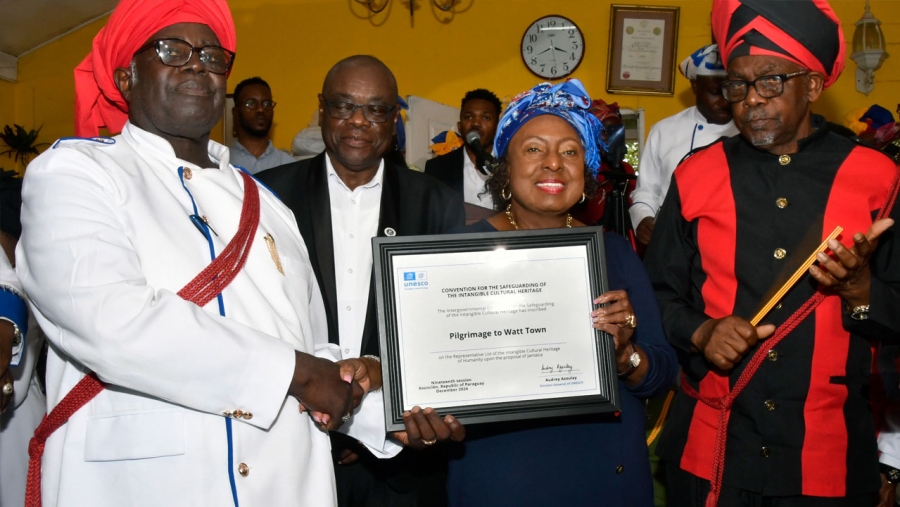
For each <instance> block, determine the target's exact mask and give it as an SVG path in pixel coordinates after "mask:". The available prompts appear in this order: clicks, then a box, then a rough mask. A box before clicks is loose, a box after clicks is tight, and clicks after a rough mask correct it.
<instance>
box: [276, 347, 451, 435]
mask: <svg viewBox="0 0 900 507" xmlns="http://www.w3.org/2000/svg"><path fill="white" fill-rule="evenodd" d="M295 355H296V358H297V359H296V363H295V365H294V378H293V380H292V381H291V386H290V388H289V389H288V394H290V395H291V396H293V397H294V398H297V400H298V401H299V402H300V409H301V410H308V411H309V412H310V415H311V416H312V418H313V419H314V420H315V421H316V423H317V424H318V425H319V427H321V428H322V429H324V430H328V431H332V430H336V429H338V428H340V427H341V425H342V424H343V423H344V422H346V421H347V420H348V419H349V418H350V416H351V414H352V413H353V411H354V410H355V409H356V407H358V406H359V404H360V402H361V401H362V397H363V395H365V394H366V393H368V392H369V391H373V390H376V389H380V388H381V384H382V379H381V363H379V362H378V360H377V359H373V358H371V357H360V358H355V359H343V360H341V361H338V362H336V363H335V362H332V361H329V360H327V359H322V358H318V357H315V356H312V355H309V354H304V353H303V352H295ZM403 423H404V425H405V426H406V431H397V432H394V433H392V434H391V436H392V437H393V438H394V439H395V440H397V441H399V442H400V443H401V444H403V445H405V446H407V447H412V448H414V449H424V448H426V447H428V446H430V445H433V444H434V443H435V442H438V441H444V440H454V441H457V442H460V441H462V440H463V439H464V438H465V435H466V429H465V427H464V426H463V425H462V423H460V422H459V421H458V420H456V418H454V417H453V416H452V415H447V416H444V417H441V416H440V415H438V413H437V412H435V411H434V410H433V409H431V408H426V409H425V410H422V409H420V408H419V407H413V409H412V410H411V411H408V412H405V413H404V414H403Z"/></svg>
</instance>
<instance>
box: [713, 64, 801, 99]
mask: <svg viewBox="0 0 900 507" xmlns="http://www.w3.org/2000/svg"><path fill="white" fill-rule="evenodd" d="M807 74H809V71H808V70H801V71H798V72H792V73H790V74H772V75H769V76H759V77H758V78H756V79H754V80H753V81H744V80H743V79H729V80H728V81H723V82H722V96H723V97H725V100H727V101H728V102H740V101H742V100H744V98H746V97H747V92H748V91H749V90H750V86H751V85H752V86H753V88H754V89H756V93H757V95H759V96H760V97H762V98H764V99H771V98H774V97H778V96H779V95H781V94H782V93H784V82H785V81H787V80H788V79H791V78H795V77H798V76H805V75H807Z"/></svg>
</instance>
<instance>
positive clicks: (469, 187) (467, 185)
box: [461, 148, 494, 209]
mask: <svg viewBox="0 0 900 507" xmlns="http://www.w3.org/2000/svg"><path fill="white" fill-rule="evenodd" d="M461 149H462V150H463V192H464V194H465V201H466V202H467V203H469V204H474V205H476V206H481V207H482V208H488V209H494V198H493V196H491V193H490V192H488V191H487V189H486V188H485V183H486V182H487V180H488V178H490V175H489V174H481V171H479V170H478V169H476V168H475V163H474V162H472V159H471V158H469V152H467V151H465V148H461Z"/></svg>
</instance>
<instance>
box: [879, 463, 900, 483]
mask: <svg viewBox="0 0 900 507" xmlns="http://www.w3.org/2000/svg"><path fill="white" fill-rule="evenodd" d="M878 468H879V470H881V473H882V475H884V477H885V479H887V481H888V484H897V483H898V482H900V470H897V469H896V468H894V467H892V466H890V465H885V464H884V463H879V464H878Z"/></svg>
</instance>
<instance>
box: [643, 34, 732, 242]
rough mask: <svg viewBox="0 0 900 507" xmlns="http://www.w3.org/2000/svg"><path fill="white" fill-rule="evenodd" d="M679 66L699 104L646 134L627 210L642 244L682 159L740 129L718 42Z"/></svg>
mask: <svg viewBox="0 0 900 507" xmlns="http://www.w3.org/2000/svg"><path fill="white" fill-rule="evenodd" d="M678 69H679V70H680V71H681V73H682V75H684V77H686V78H688V79H690V80H691V91H693V92H694V96H695V97H696V99H697V103H696V105H694V106H691V107H689V108H687V109H685V110H684V111H682V112H680V113H678V114H676V115H674V116H670V117H668V118H665V119H663V120H660V121H659V122H658V123H657V124H656V125H654V126H653V128H651V129H650V134H649V135H648V136H647V143H646V144H645V145H644V153H642V154H641V164H640V169H639V170H638V179H637V186H636V187H635V189H634V192H632V193H631V201H632V203H633V204H632V205H631V207H630V208H629V209H628V212H629V213H630V214H631V223H632V224H634V232H635V235H636V236H637V240H638V243H641V244H642V245H644V246H646V245H647V243H649V242H650V236H651V235H652V234H653V225H654V223H655V221H656V214H657V213H658V212H659V207H660V206H662V203H663V200H665V198H666V192H668V190H669V182H670V181H671V180H672V173H673V172H675V168H676V167H678V164H679V162H681V159H683V158H684V156H685V155H687V154H688V153H690V152H691V151H693V150H695V149H697V148H701V147H703V146H706V145H708V144H711V143H712V142H714V141H715V140H717V139H719V138H720V137H731V136H733V135H735V134H737V133H738V131H737V128H735V126H734V122H733V121H732V120H731V106H730V104H728V101H726V100H725V99H724V98H723V97H722V91H721V84H722V81H724V80H725V75H726V73H725V67H724V66H723V65H722V59H721V58H720V57H719V49H718V46H717V45H715V44H711V45H709V46H704V47H702V48H700V49H698V50H697V51H695V52H694V54H692V55H691V56H689V57H687V58H685V59H684V61H682V62H681V64H680V65H679V66H678Z"/></svg>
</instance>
